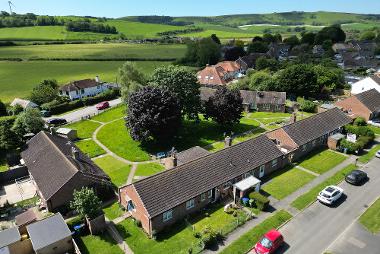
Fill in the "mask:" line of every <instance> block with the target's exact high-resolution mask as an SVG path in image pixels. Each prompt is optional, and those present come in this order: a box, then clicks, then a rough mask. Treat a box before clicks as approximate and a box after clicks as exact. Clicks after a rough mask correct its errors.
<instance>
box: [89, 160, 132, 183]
mask: <svg viewBox="0 0 380 254" xmlns="http://www.w3.org/2000/svg"><path fill="white" fill-rule="evenodd" d="M94 162H95V163H96V164H97V165H98V166H99V167H100V168H101V169H103V170H104V172H105V173H106V174H107V175H108V176H109V177H111V181H112V182H113V183H114V184H115V185H116V186H117V187H120V186H122V185H124V184H126V182H127V180H128V176H129V172H130V171H131V165H127V164H125V163H123V162H121V161H118V160H117V159H115V158H113V157H112V156H110V155H107V156H104V157H102V158H97V159H95V160H94Z"/></svg>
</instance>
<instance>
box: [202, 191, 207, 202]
mask: <svg viewBox="0 0 380 254" xmlns="http://www.w3.org/2000/svg"><path fill="white" fill-rule="evenodd" d="M205 200H206V193H202V194H201V201H205Z"/></svg>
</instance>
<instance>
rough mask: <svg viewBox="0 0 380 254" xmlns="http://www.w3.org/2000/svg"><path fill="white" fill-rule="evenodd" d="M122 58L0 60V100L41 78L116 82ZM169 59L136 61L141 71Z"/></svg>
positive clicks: (22, 92) (21, 92)
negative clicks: (107, 59) (114, 59)
mask: <svg viewBox="0 0 380 254" xmlns="http://www.w3.org/2000/svg"><path fill="white" fill-rule="evenodd" d="M122 64H123V62H121V61H107V62H102V61H23V62H8V61H0V90H1V93H0V100H3V101H4V102H10V101H12V100H13V99H14V98H15V97H26V96H28V95H29V92H30V91H31V90H32V88H33V87H34V86H35V85H36V84H38V83H39V82H41V81H42V80H44V79H56V80H57V81H58V83H59V84H65V83H67V82H70V81H72V80H78V79H85V78H94V77H95V76H96V75H98V76H99V77H100V79H101V80H103V81H109V82H115V80H116V75H117V69H118V68H119V67H120V66H121V65H122ZM165 64H169V62H153V61H143V62H136V65H137V66H138V68H140V69H141V70H142V71H143V72H144V73H146V74H148V73H150V72H152V71H153V70H154V69H155V68H156V67H158V66H161V65H165Z"/></svg>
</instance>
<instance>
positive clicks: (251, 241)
mask: <svg viewBox="0 0 380 254" xmlns="http://www.w3.org/2000/svg"><path fill="white" fill-rule="evenodd" d="M291 218H292V216H291V215H290V214H289V213H288V212H286V211H284V210H281V211H278V212H277V213H275V214H274V215H273V216H271V217H269V218H268V219H266V220H264V221H263V222H261V223H260V224H259V225H257V226H256V227H254V228H252V229H251V230H249V231H248V232H247V233H245V234H244V235H242V236H241V237H240V238H239V239H237V240H236V241H234V242H233V243H232V244H231V245H229V246H228V247H227V248H226V249H224V250H223V251H222V252H220V253H221V254H245V253H247V252H248V251H249V250H251V249H252V248H253V247H254V245H255V244H256V242H257V241H258V240H259V239H260V237H261V236H262V235H264V234H265V233H266V232H267V231H268V230H271V229H273V228H278V227H279V226H281V225H282V224H283V223H285V222H286V221H288V220H290V219H291Z"/></svg>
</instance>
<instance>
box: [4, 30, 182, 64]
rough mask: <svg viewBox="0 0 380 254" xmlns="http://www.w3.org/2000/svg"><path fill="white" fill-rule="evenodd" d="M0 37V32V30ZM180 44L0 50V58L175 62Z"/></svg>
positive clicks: (100, 44) (31, 47) (67, 45)
mask: <svg viewBox="0 0 380 254" xmlns="http://www.w3.org/2000/svg"><path fill="white" fill-rule="evenodd" d="M0 35H1V29H0ZM185 50H186V46H185V45H182V44H169V45H163V44H129V43H97V44H61V45H31V46H18V47H1V48H0V58H21V59H25V60H33V59H86V60H87V59H107V60H111V59H114V60H117V59H142V60H147V59H156V60H157V59H178V58H181V57H183V56H184V54H185Z"/></svg>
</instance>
